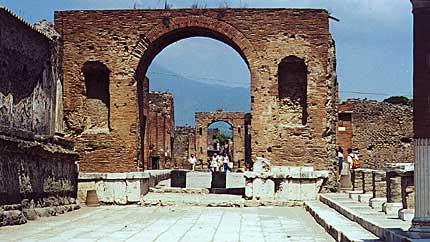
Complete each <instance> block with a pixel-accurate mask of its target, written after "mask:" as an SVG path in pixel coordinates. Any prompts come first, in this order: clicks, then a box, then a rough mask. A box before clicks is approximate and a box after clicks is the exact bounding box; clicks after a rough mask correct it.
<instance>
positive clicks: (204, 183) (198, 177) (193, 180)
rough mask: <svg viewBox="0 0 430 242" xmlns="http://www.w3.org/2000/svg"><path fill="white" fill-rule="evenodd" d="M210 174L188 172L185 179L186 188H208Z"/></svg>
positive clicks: (210, 178)
mask: <svg viewBox="0 0 430 242" xmlns="http://www.w3.org/2000/svg"><path fill="white" fill-rule="evenodd" d="M211 180H212V175H211V173H210V172H188V173H187V179H186V187H187V188H210V187H211Z"/></svg>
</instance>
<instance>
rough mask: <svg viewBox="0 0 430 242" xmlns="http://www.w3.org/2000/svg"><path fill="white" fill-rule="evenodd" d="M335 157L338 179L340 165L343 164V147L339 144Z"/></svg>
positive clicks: (340, 169)
mask: <svg viewBox="0 0 430 242" xmlns="http://www.w3.org/2000/svg"><path fill="white" fill-rule="evenodd" d="M337 159H338V164H337V165H338V171H339V172H338V174H339V179H340V173H341V171H342V166H343V149H342V147H340V146H339V148H338V150H337Z"/></svg>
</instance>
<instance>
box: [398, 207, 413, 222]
mask: <svg viewBox="0 0 430 242" xmlns="http://www.w3.org/2000/svg"><path fill="white" fill-rule="evenodd" d="M414 216H415V209H400V210H399V218H400V219H401V220H403V221H408V222H411V221H412V219H414Z"/></svg>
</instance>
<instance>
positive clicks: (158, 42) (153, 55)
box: [135, 25, 252, 167]
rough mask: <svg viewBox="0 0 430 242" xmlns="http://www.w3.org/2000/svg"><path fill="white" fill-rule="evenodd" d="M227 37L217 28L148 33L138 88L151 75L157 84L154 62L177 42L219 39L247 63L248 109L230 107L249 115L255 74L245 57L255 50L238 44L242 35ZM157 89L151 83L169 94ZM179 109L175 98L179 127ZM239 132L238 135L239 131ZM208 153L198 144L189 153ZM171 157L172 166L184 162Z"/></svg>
mask: <svg viewBox="0 0 430 242" xmlns="http://www.w3.org/2000/svg"><path fill="white" fill-rule="evenodd" d="M202 26H203V25H202ZM226 34H228V35H230V34H231V36H230V37H229V36H227V35H226ZM226 34H224V33H221V32H219V31H217V30H214V29H209V28H205V27H195V26H193V27H181V28H177V29H173V30H168V31H167V32H165V33H163V34H160V35H159V36H157V37H151V33H148V35H147V36H142V38H141V40H143V41H144V42H145V43H146V45H145V46H147V48H146V49H145V50H144V51H142V52H141V53H143V54H142V55H141V57H140V59H139V63H138V65H137V68H136V71H135V80H136V81H138V84H137V85H138V88H139V89H140V88H141V87H142V86H143V85H142V84H139V82H142V80H144V77H145V76H147V75H148V76H149V82H150V83H151V82H152V83H153V78H152V77H151V72H152V71H151V69H152V64H153V62H154V60H156V59H157V58H158V56H159V55H161V54H162V52H163V51H164V50H165V49H166V48H170V46H171V45H172V44H173V43H176V42H179V41H186V40H188V39H191V38H193V37H199V38H202V37H203V38H205V39H211V40H215V41H216V42H222V43H223V44H224V45H226V46H228V48H229V49H232V51H233V52H234V53H235V54H237V55H238V56H240V59H241V60H242V61H243V63H244V65H243V66H246V67H245V68H246V69H245V70H246V72H247V74H248V76H247V82H248V83H247V84H246V85H247V87H246V89H247V90H246V97H245V99H246V106H247V107H246V109H245V110H243V109H237V105H236V107H235V108H233V109H231V108H230V110H231V111H246V112H249V111H250V109H251V97H250V96H251V91H250V87H251V85H250V82H251V79H252V76H251V75H252V72H251V68H250V65H249V61H248V58H247V56H248V55H247V54H245V53H247V52H251V51H252V48H250V47H249V46H246V44H244V43H239V44H237V43H236V42H235V41H237V40H240V38H239V37H238V34H235V33H229V32H227V33H226ZM238 38H239V39H238ZM239 45H241V46H239ZM172 46H173V45H172ZM243 49H246V50H245V52H244V51H243ZM218 62H219V60H218ZM150 66H151V68H150ZM241 68H242V67H241ZM148 70H149V71H150V72H149V73H148ZM153 86H155V85H153V84H149V89H150V90H151V91H155V90H156V91H161V92H164V91H166V90H165V89H164V90H161V89H156V88H153ZM167 91H170V92H173V93H175V90H171V89H168V90H167ZM221 94H222V93H221ZM208 96H209V95H208ZM220 99H221V100H227V101H229V102H234V100H235V99H234V98H226V97H225V96H223V95H221V96H220ZM243 99H244V98H243V97H242V98H241V100H243ZM248 99H249V100H248ZM139 105H141V103H140V104H139ZM176 106H177V102H176V97H175V123H176V125H178V120H179V119H178V118H177V117H176V111H177V107H176ZM220 106H223V104H222V103H221V102H220V103H215V104H213V105H212V106H211V105H207V106H202V107H201V109H199V110H195V111H196V112H197V111H214V110H215V109H217V108H218V107H220ZM179 121H180V120H179ZM193 122H194V120H193V121H192V123H193ZM192 123H191V124H192ZM187 124H190V122H188V123H187ZM146 125H147V126H148V125H151V124H150V120H149V119H147V121H146ZM179 125H184V122H182V123H179ZM141 126H142V125H141ZM205 129H207V127H205ZM196 131H197V133H196V134H195V135H196V136H202V135H206V134H205V132H206V130H205V131H203V130H199V129H197V130H196ZM236 132H238V131H236ZM240 132H241V133H243V132H244V130H240ZM140 139H142V138H140ZM232 139H233V135H231V141H230V142H232ZM143 143H144V141H143ZM226 143H227V145H228V142H226ZM172 144H173V145H176V144H177V142H175V140H173V142H172ZM223 145H225V143H223ZM189 146H192V145H189ZM241 146H243V145H241ZM141 147H142V148H143V147H145V145H142V146H141ZM212 147H213V145H212ZM174 149H175V148H172V149H171V150H174ZM188 150H189V149H188ZM207 150H208V149H207V147H203V149H202V147H200V146H198V145H195V150H194V152H192V151H189V152H188V153H195V154H201V155H202V156H203V157H204V156H206V155H207V154H206V153H207ZM141 153H144V151H143V150H141ZM142 158H143V162H142V163H146V160H148V159H150V158H149V157H147V158H145V155H143V156H142ZM170 158H171V159H172V162H170V164H172V165H175V166H176V164H180V163H181V162H177V161H176V160H174V156H173V154H172V157H170ZM200 160H201V161H202V162H203V160H206V159H205V158H203V159H200ZM202 167H203V165H202Z"/></svg>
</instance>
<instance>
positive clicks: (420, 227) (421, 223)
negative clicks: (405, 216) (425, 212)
mask: <svg viewBox="0 0 430 242" xmlns="http://www.w3.org/2000/svg"><path fill="white" fill-rule="evenodd" d="M409 231H410V232H413V233H420V234H421V233H422V234H426V235H428V236H429V237H430V217H429V218H419V217H415V218H414V219H412V226H411V228H410V229H409Z"/></svg>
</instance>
